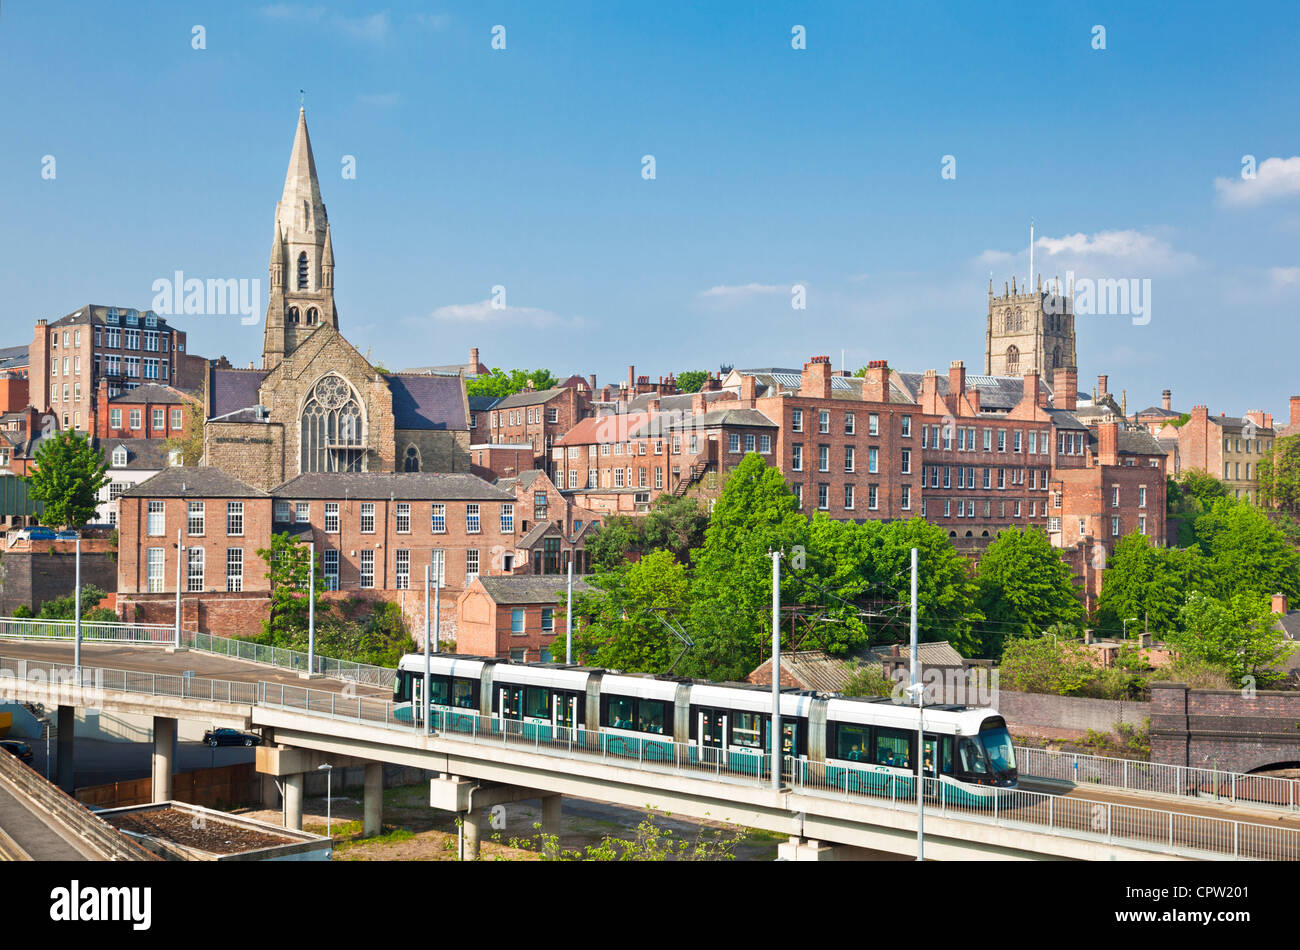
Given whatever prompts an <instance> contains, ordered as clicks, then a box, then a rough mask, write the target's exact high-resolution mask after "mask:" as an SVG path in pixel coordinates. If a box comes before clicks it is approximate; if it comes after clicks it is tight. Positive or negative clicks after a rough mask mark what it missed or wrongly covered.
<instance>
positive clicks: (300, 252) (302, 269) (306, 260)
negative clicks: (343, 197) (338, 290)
mask: <svg viewBox="0 0 1300 950" xmlns="http://www.w3.org/2000/svg"><path fill="white" fill-rule="evenodd" d="M270 270H271V292H270V299H269V301H268V303H267V308H266V337H265V341H264V342H263V344H262V368H263V369H268V370H269V369H274V368H275V367H276V366H278V365H280V361H281V360H283V359H284V358H285V357H286V356H288V355H289V354H290V353H292V352H293V351H294V350H295V349H296V348H297V347H298V345H299V344H300V343H301V342H302V341H303V340H305V339H306V338H307V337H308V336H310V335H311V333H312V332H313V331H314V330H315V329H316V328H317V327H319V326H321V325H322V324H329V325H330V326H332V327H334V328H335V329H337V328H338V325H339V317H338V311H337V310H336V309H335V308H334V249H333V246H332V244H331V242H330V225H329V219H328V218H327V217H326V215H325V202H324V201H322V200H321V196H320V180H319V179H318V178H317V177H316V160H315V158H314V157H313V156H312V153H311V139H310V138H309V137H308V135H307V113H306V111H305V110H303V109H299V110H298V129H297V131H296V132H295V133H294V138H293V153H292V154H291V155H290V156H289V171H288V173H287V174H286V175H285V176H284V194H282V195H281V196H280V201H279V203H278V204H277V205H276V206H275V231H274V234H273V235H272V238H271V266H270Z"/></svg>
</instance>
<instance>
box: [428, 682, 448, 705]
mask: <svg viewBox="0 0 1300 950" xmlns="http://www.w3.org/2000/svg"><path fill="white" fill-rule="evenodd" d="M429 697H430V701H431V702H432V703H433V705H435V706H446V705H447V679H446V677H443V676H434V677H430V679H429Z"/></svg>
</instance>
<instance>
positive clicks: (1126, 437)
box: [1088, 427, 1169, 455]
mask: <svg viewBox="0 0 1300 950" xmlns="http://www.w3.org/2000/svg"><path fill="white" fill-rule="evenodd" d="M1115 441H1116V445H1117V448H1118V449H1119V454H1120V455H1168V454H1169V453H1168V452H1167V451H1166V450H1165V448H1164V447H1163V446H1162V445H1161V444H1160V440H1159V439H1157V438H1156V437H1155V436H1154V435H1152V434H1151V432H1150V431H1149V430H1148V429H1146V428H1144V427H1139V428H1136V429H1120V430H1119V433H1118V437H1117V438H1116V440H1115ZM1088 448H1089V449H1090V450H1091V451H1092V453H1093V454H1094V455H1095V454H1096V452H1097V432H1096V430H1095V429H1089V430H1088Z"/></svg>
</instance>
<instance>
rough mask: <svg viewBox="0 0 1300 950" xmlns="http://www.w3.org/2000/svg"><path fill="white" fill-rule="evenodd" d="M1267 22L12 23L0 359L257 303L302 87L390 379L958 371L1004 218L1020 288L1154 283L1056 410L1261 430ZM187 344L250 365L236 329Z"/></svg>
mask: <svg viewBox="0 0 1300 950" xmlns="http://www.w3.org/2000/svg"><path fill="white" fill-rule="evenodd" d="M796 24H798V25H802V26H803V27H804V28H805V31H806V49H802V50H795V49H792V47H791V37H792V27H794V26H795V25H796ZM496 25H501V26H504V27H505V37H506V48H505V49H504V50H494V49H493V48H492V38H493V37H492V31H493V27H494V26H496ZM1098 25H1100V26H1103V27H1104V28H1105V44H1106V48H1105V49H1103V50H1098V49H1094V48H1093V42H1094V27H1095V26H1098ZM195 26H201V27H202V28H203V38H204V41H205V46H206V48H204V49H194V48H193V46H194V40H193V29H194V27H195ZM1298 27H1300V10H1298V9H1297V7H1296V5H1295V4H1290V3H1267V2H1264V3H1257V4H1252V5H1250V6H1247V7H1241V6H1230V5H1226V4H1224V5H1218V4H1216V5H1209V4H1195V3H1185V4H1180V5H1179V6H1178V7H1177V8H1176V11H1167V10H1159V9H1156V8H1154V7H1147V6H1145V5H1135V4H1130V3H1069V4H1059V5H1056V4H1041V5H1040V4H1035V5H1033V6H1031V5H1029V4H1024V3H979V4H973V3H951V4H919V3H917V4H913V3H897V4H894V3H890V4H880V3H871V4H865V3H852V4H768V3H755V4H750V3H723V2H717V3H700V4H686V3H681V4H675V3H656V4H646V3H611V2H605V3H596V2H593V3H570V2H563V0H558V2H555V3H546V4H542V3H537V2H533V3H519V4H513V3H463V4H460V3H451V4H432V3H396V2H389V3H383V2H376V3H335V4H329V5H325V4H315V3H311V2H306V3H296V4H291V3H274V4H269V3H239V2H199V3H184V2H157V3H149V2H139V3H134V4H131V5H128V6H126V7H120V6H118V5H114V4H103V3H97V2H89V0H84V2H79V3H70V2H59V0H48V2H43V3H40V4H31V3H5V4H4V9H3V14H2V15H0V87H2V88H3V89H4V90H5V94H4V95H3V96H0V134H2V135H3V137H4V143H5V145H4V148H3V149H0V181H2V182H3V185H0V221H3V222H4V227H3V228H0V286H3V288H4V294H3V300H4V311H3V334H0V342H2V343H4V344H6V345H14V344H18V343H26V342H29V341H30V339H31V326H32V323H33V322H34V320H35V319H36V318H37V317H57V316H60V315H62V314H64V313H68V312H70V311H72V310H73V309H75V308H76V307H78V306H81V305H83V304H85V303H90V302H94V303H103V304H117V305H123V306H135V307H140V308H145V307H148V306H150V304H151V301H152V298H153V291H152V286H153V282H154V281H155V280H157V279H159V278H164V277H170V276H171V275H172V273H173V272H175V271H177V270H180V271H183V272H184V273H185V275H186V276H187V277H199V278H248V279H260V280H261V281H262V294H263V297H262V299H263V301H264V300H265V293H266V281H267V274H266V262H267V259H268V256H269V250H270V240H271V231H272V222H273V216H274V210H275V202H276V201H277V199H278V198H279V195H280V191H281V188H282V186H283V180H284V172H285V167H286V164H287V162H288V157H289V150H290V147H291V145H292V137H293V129H294V122H295V120H296V113H297V108H298V101H299V93H298V90H299V89H300V88H301V89H306V91H307V116H308V122H309V126H310V129H311V135H312V142H313V146H314V149H315V155H316V162H317V166H318V169H319V171H320V175H321V187H322V192H323V195H324V198H325V203H326V205H327V207H328V209H329V216H330V221H331V224H332V225H333V236H334V250H335V256H336V260H337V266H338V269H337V274H336V285H337V301H338V307H339V313H340V321H341V326H342V329H343V331H344V333H345V334H346V335H347V336H348V338H349V339H350V340H351V341H352V342H353V343H354V344H355V345H356V346H357V347H358V349H360V350H361V351H362V352H363V353H365V352H367V351H369V353H370V356H371V358H372V359H375V360H378V361H382V362H383V363H384V364H385V365H387V366H389V367H391V368H401V367H405V366H413V365H421V364H430V363H447V362H456V361H460V360H463V359H464V358H465V354H466V351H467V350H468V348H469V347H470V346H473V345H477V346H478V347H479V348H480V350H481V351H482V357H483V359H484V361H485V362H487V363H489V364H490V365H499V366H505V367H511V366H529V367H531V366H538V365H541V366H547V367H549V368H551V369H552V370H554V371H555V372H557V373H559V374H561V375H564V374H567V373H569V372H581V373H583V374H587V373H591V372H595V373H596V374H597V376H598V377H599V379H601V380H612V381H617V380H618V379H621V378H623V376H624V375H625V373H626V368H627V365H628V364H629V363H636V365H637V369H638V372H639V373H647V374H649V375H651V376H657V375H660V374H666V373H668V372H669V371H679V370H682V369H687V368H711V369H716V368H717V367H718V365H719V364H720V363H723V362H726V363H734V364H737V365H741V366H762V365H773V364H776V365H790V366H798V365H801V364H802V362H803V361H804V360H805V359H807V358H808V357H809V356H811V355H814V354H828V355H830V356H831V357H832V359H833V361H834V362H835V364H836V365H837V366H838V364H839V362H840V359H841V352H842V351H843V352H844V353H845V359H846V361H847V365H848V366H849V368H855V367H856V366H859V365H862V364H863V363H865V362H866V361H867V360H869V359H879V358H885V359H888V360H889V361H890V363H891V364H892V365H894V366H897V367H900V368H902V369H907V370H913V371H919V370H924V369H926V368H930V367H935V368H938V369H940V371H941V372H942V371H943V370H944V369H945V368H946V367H947V365H948V362H949V361H950V360H953V359H964V360H965V361H966V363H967V366H968V367H972V368H974V369H976V370H982V366H983V348H984V340H983V331H984V317H985V312H986V307H987V288H988V279H989V272H990V270H991V271H992V272H993V276H994V281H995V285H996V286H997V288H998V289H999V291H1000V290H1001V287H1002V285H1003V283H1004V281H1006V280H1009V279H1010V278H1011V276H1012V275H1013V274H1015V275H1017V277H1018V279H1023V277H1024V275H1025V274H1026V273H1027V272H1028V243H1029V242H1028V226H1029V222H1030V219H1031V218H1032V219H1034V220H1035V222H1036V235H1037V237H1038V239H1039V240H1038V243H1037V246H1036V250H1035V257H1036V265H1037V269H1039V270H1040V271H1042V272H1043V274H1044V275H1045V276H1050V275H1052V274H1055V273H1059V274H1061V275H1062V276H1064V275H1065V273H1066V272H1067V271H1068V270H1073V271H1074V272H1075V273H1076V274H1077V275H1079V276H1091V277H1097V278H1108V279H1113V278H1124V279H1138V280H1148V279H1149V280H1150V281H1151V284H1150V287H1151V299H1150V321H1149V322H1148V323H1145V324H1144V325H1135V324H1134V321H1133V319H1131V318H1130V317H1128V316H1115V315H1108V316H1103V315H1091V316H1083V315H1081V316H1079V318H1078V327H1079V354H1078V355H1079V364H1080V367H1079V368H1080V377H1081V381H1082V382H1083V384H1084V388H1091V384H1092V381H1093V380H1094V379H1095V376H1096V375H1097V374H1098V373H1108V374H1109V375H1110V378H1111V387H1112V388H1113V389H1120V388H1124V389H1127V391H1128V397H1129V407H1130V410H1132V409H1135V408H1140V407H1142V406H1146V405H1150V404H1152V403H1157V404H1158V402H1159V396H1160V390H1161V389H1163V388H1165V387H1170V388H1172V389H1173V390H1174V402H1175V405H1176V406H1177V407H1179V408H1183V409H1187V408H1190V406H1191V405H1192V404H1193V403H1206V404H1207V405H1209V407H1210V409H1211V411H1212V412H1218V411H1226V412H1228V413H1229V414H1237V413H1240V412H1242V411H1244V410H1246V409H1253V408H1263V409H1266V410H1269V411H1273V412H1275V413H1282V412H1284V407H1285V405H1286V397H1287V396H1289V395H1291V394H1292V393H1300V378H1297V377H1298V376H1300V374H1298V373H1297V372H1296V367H1297V365H1298V364H1297V352H1300V320H1298V319H1297V318H1298V317H1300V307H1298V306H1297V299H1298V294H1300V251H1298V248H1300V141H1297V139H1298V138H1300V126H1297V124H1296V121H1295V120H1296V116H1297V115H1300V74H1298V73H1297V70H1296V69H1295V66H1294V56H1295V37H1296V36H1297V35H1298V34H1300V29H1298ZM349 155H350V156H354V158H355V168H356V177H355V178H354V179H345V178H344V177H343V174H342V163H343V158H344V156H349ZM644 155H653V156H654V160H655V178H654V179H653V180H646V179H644V178H643V177H642V168H643V164H642V157H643V156H644ZM1248 155H1249V156H1254V161H1255V164H1256V167H1257V171H1256V175H1255V177H1254V178H1253V179H1249V180H1248V179H1243V178H1242V168H1243V157H1244V156H1248ZM46 156H53V158H54V160H55V170H56V173H55V177H54V178H52V179H51V178H47V177H43V175H42V169H43V168H44V167H46V166H45V165H44V164H43V162H44V161H45V157H46ZM944 156H952V157H953V158H954V159H955V163H956V176H955V177H954V178H949V179H945V178H943V177H942V176H941V170H942V163H943V159H944ZM1270 160H1271V161H1270ZM795 284H800V285H802V286H804V287H805V288H806V300H807V306H806V309H805V310H794V309H792V307H791V287H792V286H793V285H795ZM497 285H500V286H503V287H504V288H505V290H506V303H507V307H506V309H504V310H494V309H492V308H491V307H490V306H488V300H489V298H490V296H491V294H492V288H493V287H494V286H497ZM263 307H264V303H263ZM259 316H260V313H259ZM184 325H185V327H186V329H188V330H189V331H190V340H191V350H192V351H194V352H198V353H201V354H203V355H205V356H212V357H215V356H217V355H220V354H223V353H224V354H226V355H227V356H229V357H230V359H231V360H232V361H233V362H234V363H235V364H236V365H244V364H247V362H248V361H249V360H254V359H258V358H259V357H260V352H261V341H262V334H261V326H260V321H259V324H258V325H257V326H251V327H250V326H241V325H240V322H239V319H238V318H237V317H229V316H224V317H223V316H192V317H188V318H185V321H184Z"/></svg>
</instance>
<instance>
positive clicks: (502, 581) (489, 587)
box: [478, 574, 591, 604]
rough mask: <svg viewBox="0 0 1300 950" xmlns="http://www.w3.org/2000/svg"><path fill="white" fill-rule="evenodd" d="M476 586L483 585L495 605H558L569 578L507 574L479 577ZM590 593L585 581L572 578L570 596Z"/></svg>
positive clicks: (548, 575)
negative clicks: (571, 594) (571, 592)
mask: <svg viewBox="0 0 1300 950" xmlns="http://www.w3.org/2000/svg"><path fill="white" fill-rule="evenodd" d="M478 582H479V583H480V584H482V585H483V589H484V590H486V591H487V593H488V596H489V597H491V598H492V599H493V600H494V601H495V602H496V603H498V604H561V603H564V600H565V589H566V588H567V587H568V583H569V581H568V577H567V576H565V575H563V574H508V575H506V576H504V577H485V576H483V575H482V574H480V575H479V578H478ZM589 590H591V587H590V586H589V585H588V584H587V582H586V580H584V579H583V578H582V577H579V576H576V575H575V576H574V578H573V593H574V594H575V595H576V594H578V593H585V592H587V591H589Z"/></svg>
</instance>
